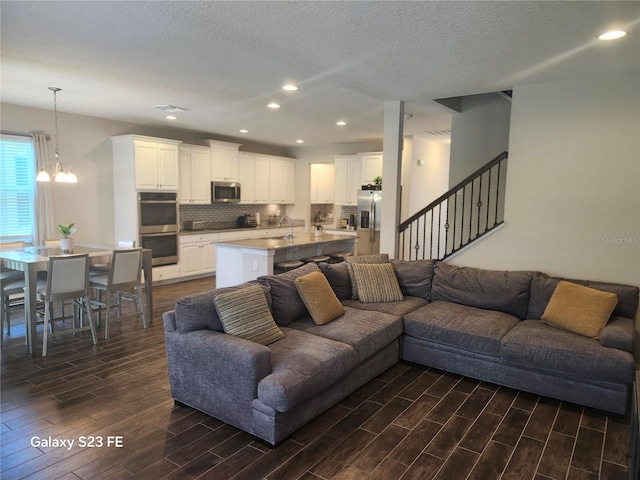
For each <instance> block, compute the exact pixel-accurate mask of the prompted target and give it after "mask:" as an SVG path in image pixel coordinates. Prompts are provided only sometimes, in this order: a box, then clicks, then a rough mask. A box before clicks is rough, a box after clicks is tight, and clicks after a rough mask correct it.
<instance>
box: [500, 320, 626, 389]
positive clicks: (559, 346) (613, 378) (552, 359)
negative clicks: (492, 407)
mask: <svg viewBox="0 0 640 480" xmlns="http://www.w3.org/2000/svg"><path fill="white" fill-rule="evenodd" d="M500 357H501V358H502V359H503V360H506V361H508V362H510V363H513V364H516V365H521V366H523V367H525V368H528V369H537V370H540V371H543V372H548V373H551V374H552V375H557V376H560V377H561V376H563V375H570V376H572V377H574V378H577V379H580V380H584V381H587V382H589V381H592V380H604V381H608V382H622V383H632V382H633V378H634V371H635V362H634V359H633V355H632V354H631V353H629V352H626V351H624V350H619V349H616V348H607V347H604V346H602V345H601V344H600V342H598V341H597V340H594V339H592V338H587V337H583V336H581V335H576V334H575V333H571V332H568V331H566V330H561V329H559V328H555V327H552V326H550V325H547V324H546V323H544V322H541V321H539V320H524V321H522V322H520V323H519V324H518V325H516V326H515V327H514V328H513V329H511V331H509V333H507V334H506V335H505V336H504V338H503V339H502V346H501V349H500Z"/></svg>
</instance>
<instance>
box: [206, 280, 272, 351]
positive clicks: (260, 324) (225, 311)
mask: <svg viewBox="0 0 640 480" xmlns="http://www.w3.org/2000/svg"><path fill="white" fill-rule="evenodd" d="M214 303H215V306H216V310H217V311H218V315H219V316H220V321H221V323H222V328H223V329H224V331H225V333H227V334H229V335H234V336H236V337H240V338H244V339H245V340H250V341H252V342H256V343H259V344H261V345H269V344H270V343H273V342H275V341H276V340H280V339H281V338H284V333H283V332H282V330H280V329H279V328H278V325H276V322H275V321H274V320H273V316H272V315H271V311H270V310H269V305H268V304H267V299H266V297H265V296H264V292H263V291H262V287H261V286H260V285H251V286H250V287H246V288H242V289H240V290H235V291H233V292H229V293H221V294H220V295H218V296H216V299H215V302H214Z"/></svg>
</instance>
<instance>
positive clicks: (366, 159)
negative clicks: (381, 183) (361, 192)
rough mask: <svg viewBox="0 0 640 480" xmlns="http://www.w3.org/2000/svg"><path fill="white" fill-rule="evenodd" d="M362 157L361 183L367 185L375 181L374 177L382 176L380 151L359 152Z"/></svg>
mask: <svg viewBox="0 0 640 480" xmlns="http://www.w3.org/2000/svg"><path fill="white" fill-rule="evenodd" d="M360 158H361V159H362V183H363V184H364V185H367V184H369V183H371V184H373V183H375V182H374V180H375V178H376V177H381V176H382V153H381V152H373V153H361V154H360Z"/></svg>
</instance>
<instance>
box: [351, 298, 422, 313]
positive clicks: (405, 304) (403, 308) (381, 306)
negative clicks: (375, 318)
mask: <svg viewBox="0 0 640 480" xmlns="http://www.w3.org/2000/svg"><path fill="white" fill-rule="evenodd" d="M428 303H429V302H427V301H426V300H425V299H424V298H420V297H404V300H402V301H400V302H382V303H362V302H361V301H360V300H343V301H342V304H343V305H344V306H345V307H351V308H357V309H360V310H369V311H372V312H382V313H388V314H389V315H395V316H397V317H404V316H405V315H406V314H407V313H411V312H413V311H414V310H417V309H419V308H420V307H424V306H425V305H427V304H428Z"/></svg>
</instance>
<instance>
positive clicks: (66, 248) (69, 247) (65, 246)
mask: <svg viewBox="0 0 640 480" xmlns="http://www.w3.org/2000/svg"><path fill="white" fill-rule="evenodd" d="M74 225H75V224H74V223H70V224H68V225H65V224H60V225H58V231H59V232H60V235H62V238H61V239H60V250H62V252H63V253H71V252H73V238H71V235H73V233H74V232H75V231H76V229H75V228H73V226H74Z"/></svg>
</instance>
